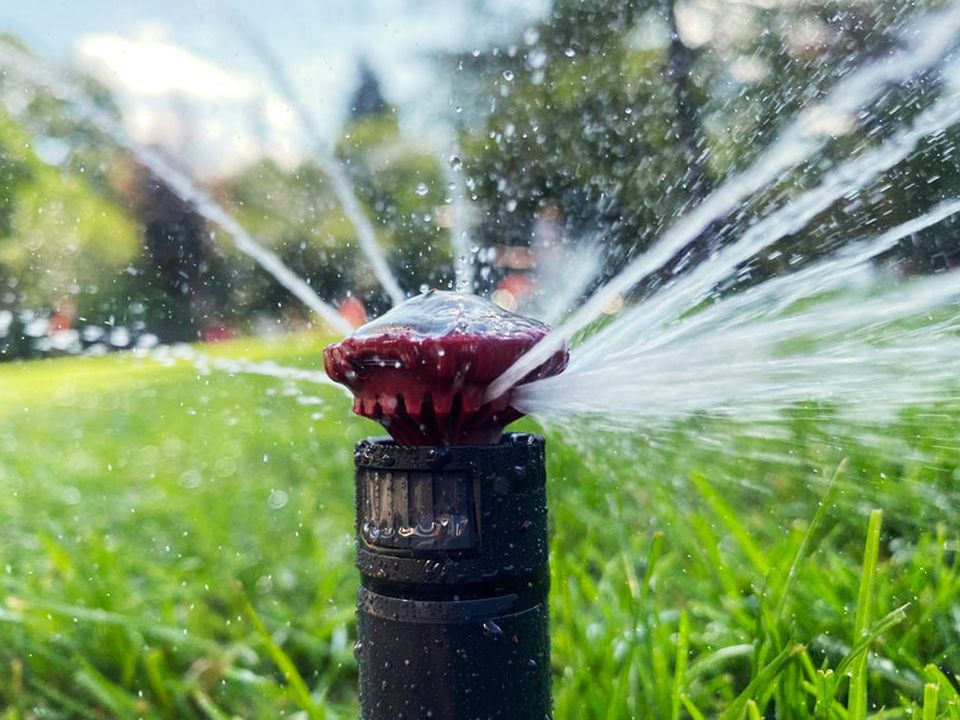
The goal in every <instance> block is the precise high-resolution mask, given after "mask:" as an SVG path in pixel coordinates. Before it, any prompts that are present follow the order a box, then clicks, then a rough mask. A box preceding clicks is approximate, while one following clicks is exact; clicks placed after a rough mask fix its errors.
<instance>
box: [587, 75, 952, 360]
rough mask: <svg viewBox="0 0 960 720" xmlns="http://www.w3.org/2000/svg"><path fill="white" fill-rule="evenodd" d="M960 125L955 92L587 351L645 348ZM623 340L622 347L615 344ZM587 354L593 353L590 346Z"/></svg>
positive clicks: (777, 213) (751, 231)
mask: <svg viewBox="0 0 960 720" xmlns="http://www.w3.org/2000/svg"><path fill="white" fill-rule="evenodd" d="M956 122H960V93H958V92H953V93H950V94H949V95H947V96H946V97H943V98H941V99H940V100H938V101H937V102H936V103H935V104H934V105H932V106H931V107H930V108H928V109H927V110H925V111H924V112H923V113H921V114H920V115H919V116H918V117H917V118H916V119H915V120H914V122H913V124H912V125H911V126H910V127H909V128H906V129H904V130H901V131H900V132H898V133H896V134H895V135H894V136H893V137H891V138H890V139H888V140H886V141H885V142H883V143H882V144H881V145H880V146H879V147H877V148H876V149H874V150H872V151H870V152H867V153H865V154H863V155H861V156H859V157H856V158H854V159H852V160H850V161H848V162H846V163H843V164H841V165H839V166H837V167H836V168H834V169H833V170H832V171H830V172H829V173H827V175H826V176H825V177H824V178H823V180H822V181H821V183H820V184H819V185H818V186H817V187H815V188H813V189H811V190H808V191H806V192H803V193H801V194H800V195H799V196H797V197H796V198H793V199H792V200H790V201H789V202H788V203H787V204H785V205H784V206H782V207H781V208H779V209H778V210H776V211H775V212H773V213H771V214H770V215H768V216H766V217H764V218H763V219H761V220H760V221H758V222H757V223H755V224H754V225H752V226H751V227H750V228H749V229H748V230H747V232H746V233H744V235H743V236H742V237H741V238H740V239H739V240H737V241H736V242H734V243H732V244H730V245H728V246H726V247H725V248H723V249H722V250H720V251H719V252H718V253H717V254H716V255H715V256H714V257H712V258H710V259H709V260H708V261H706V262H704V263H702V264H700V265H699V266H697V268H695V269H694V270H693V271H692V272H691V273H690V274H688V275H685V276H683V277H682V278H680V279H679V280H678V281H677V282H676V283H674V284H673V285H672V286H670V287H669V288H667V289H665V290H662V291H661V292H660V293H658V294H657V295H655V296H654V297H653V298H651V300H650V301H648V302H642V303H639V304H638V305H637V306H636V307H634V308H633V309H632V310H630V311H629V312H628V313H627V314H626V315H625V316H624V317H622V318H620V319H619V320H618V321H617V322H616V323H615V324H614V325H611V326H610V327H609V328H607V329H605V330H603V331H601V332H600V333H598V334H597V335H596V336H594V337H593V338H591V339H590V342H588V343H587V346H590V347H594V348H598V349H599V348H604V350H603V352H604V354H607V353H608V352H609V348H611V347H617V346H618V345H621V346H623V345H628V344H629V343H628V342H627V341H626V340H624V338H636V339H637V341H638V342H640V343H641V344H642V343H643V338H644V335H645V333H647V332H648V331H649V330H650V329H651V328H654V327H657V326H659V325H662V324H664V323H667V322H669V321H670V320H672V319H674V318H676V317H677V316H678V315H679V314H680V313H682V312H684V311H685V310H688V309H689V308H691V307H694V306H695V305H696V303H698V302H700V301H701V300H703V299H705V298H706V297H707V295H708V294H709V292H710V291H711V290H712V289H713V288H714V286H715V285H716V284H717V283H718V282H720V281H721V280H723V279H724V278H726V277H728V276H729V274H730V273H731V272H733V271H734V270H735V269H736V268H737V267H738V266H739V265H740V264H741V263H743V262H746V261H747V260H750V259H751V258H753V257H755V256H756V255H757V254H758V253H759V252H761V251H763V250H764V249H766V248H768V247H770V246H771V245H772V244H773V243H775V242H776V241H777V240H779V239H781V238H783V237H785V236H786V235H789V234H791V233H794V232H797V231H799V230H800V229H802V228H803V227H805V226H806V224H807V223H808V222H810V220H812V219H813V218H815V217H816V216H817V215H818V214H820V213H821V212H823V211H824V210H826V209H828V208H829V207H830V206H831V205H832V204H833V203H834V202H836V201H837V200H838V199H839V198H841V197H844V196H846V195H849V194H851V193H854V192H857V191H859V190H862V189H863V188H864V187H866V186H867V185H868V184H869V183H871V182H872V181H873V180H875V179H876V178H877V177H879V176H880V175H881V173H883V172H885V171H886V170H888V169H890V168H892V167H893V166H894V165H896V164H897V163H899V162H901V161H903V160H904V159H906V158H907V157H908V156H909V155H910V153H911V152H913V151H914V150H915V149H916V147H917V144H918V143H919V142H920V141H921V140H922V139H923V138H925V137H928V136H930V135H932V134H934V133H936V132H939V131H941V130H943V129H945V128H947V127H949V126H950V125H953V124H954V123H956ZM616 338H620V339H621V341H622V342H621V343H617V342H616ZM587 346H585V347H583V348H582V351H583V352H585V353H587V352H589V347H587Z"/></svg>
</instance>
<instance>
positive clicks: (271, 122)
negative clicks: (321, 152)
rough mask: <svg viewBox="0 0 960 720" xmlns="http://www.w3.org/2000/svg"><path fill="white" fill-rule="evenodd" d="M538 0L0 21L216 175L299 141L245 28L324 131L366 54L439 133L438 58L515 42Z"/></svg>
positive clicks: (420, 134)
mask: <svg viewBox="0 0 960 720" xmlns="http://www.w3.org/2000/svg"><path fill="white" fill-rule="evenodd" d="M548 6H549V2H548V1H547V0H339V1H333V0H283V2H265V1H264V0H259V1H257V0H124V1H123V2H117V0H36V1H34V2H22V3H20V2H5V3H2V7H0V32H7V33H11V34H13V35H15V36H17V37H19V38H20V39H21V40H23V41H25V42H26V43H27V44H28V45H29V46H30V48H31V49H32V50H33V51H34V52H36V53H38V54H39V55H40V56H42V57H43V58H44V60H45V61H47V62H49V63H51V64H52V65H54V66H55V67H58V68H69V69H73V70H77V71H80V72H83V73H87V74H90V75H93V76H94V77H96V78H98V79H99V80H100V81H102V82H104V83H105V84H106V85H107V86H108V87H110V88H111V90H112V91H113V92H114V94H115V97H116V98H117V100H118V101H119V103H120V105H121V108H122V109H123V112H124V121H125V124H126V127H127V130H128V132H130V134H131V135H133V136H134V137H135V138H136V139H137V140H139V141H141V142H145V143H151V144H160V145H162V146H163V147H164V148H165V149H166V150H167V152H169V153H171V154H172V155H174V156H175V157H176V158H177V159H178V160H179V161H180V162H182V163H183V164H185V165H186V166H187V167H189V168H190V169H191V170H192V171H193V172H194V173H196V174H198V175H201V176H216V175H223V174H226V173H229V172H231V171H233V170H235V169H237V168H238V167H241V166H242V165H244V164H246V163H248V162H250V161H252V160H254V159H256V158H257V157H259V156H262V155H268V156H271V157H274V158H275V159H277V160H279V161H280V162H282V163H285V164H287V165H291V164H294V163H296V162H297V160H298V159H299V158H300V157H301V156H302V155H303V153H304V152H306V151H307V149H308V146H309V142H308V141H307V139H306V138H305V137H304V134H303V132H302V128H301V125H300V123H299V121H298V119H297V117H296V115H295V113H294V112H293V111H292V110H291V108H290V107H289V104H288V102H287V101H286V99H285V98H284V97H283V94H282V93H281V92H279V91H278V90H277V89H276V88H275V86H274V84H273V83H272V82H271V80H270V76H269V74H268V73H267V72H266V71H265V69H264V67H263V65H262V63H261V61H260V60H259V59H258V58H257V57H256V54H255V52H254V51H253V50H252V48H251V45H250V42H249V41H248V40H247V39H246V37H245V35H244V33H245V32H249V33H251V34H252V35H254V36H255V37H256V39H257V41H258V42H260V43H262V44H265V45H267V46H268V47H269V48H270V50H271V52H272V53H273V54H274V55H276V56H277V57H278V58H279V60H280V63H281V65H282V66H283V68H284V72H285V73H286V74H287V76H288V77H289V79H290V82H291V84H292V85H293V87H294V88H295V90H296V93H297V95H298V96H299V97H300V98H301V101H302V102H303V103H304V104H305V105H306V106H307V107H308V109H309V111H310V114H311V115H312V116H313V118H314V119H315V121H316V123H317V125H318V126H319V127H320V131H321V133H323V134H324V136H325V138H326V139H327V140H328V141H331V140H333V139H334V138H335V137H336V136H337V134H338V132H339V128H340V126H341V123H342V120H343V118H344V114H345V111H346V108H347V105H348V103H349V99H350V97H351V95H352V93H353V90H354V88H355V87H356V84H357V81H358V66H359V61H360V60H361V58H362V59H365V60H366V61H367V62H368V63H369V65H370V66H371V67H372V69H373V70H374V72H375V73H376V74H377V75H378V77H379V79H380V81H381V85H382V89H383V92H384V95H385V96H386V97H387V99H388V100H389V101H391V102H393V103H394V104H396V105H397V106H398V108H399V110H400V114H401V122H402V124H403V126H404V127H405V129H406V130H407V131H408V134H409V135H410V136H412V137H414V138H421V139H425V138H431V139H432V140H429V141H430V142H435V143H442V142H443V140H442V139H443V138H444V137H445V133H444V132H442V128H443V125H444V123H449V117H450V113H451V112H452V108H451V107H450V99H449V85H448V81H447V80H446V79H444V78H443V77H441V76H440V75H439V74H438V72H437V64H436V62H435V60H436V58H437V57H438V56H439V55H440V54H443V53H446V52H450V51H464V50H471V49H473V48H474V47H477V48H481V49H482V48H486V47H489V46H492V45H495V44H497V43H499V42H511V41H512V40H513V39H515V38H517V37H519V36H520V34H522V31H523V29H524V28H525V27H527V26H529V25H530V24H532V23H534V22H536V21H537V20H538V19H539V18H540V17H542V15H543V14H544V13H545V12H546V11H547V9H548ZM426 128H430V129H431V131H430V132H427V131H426V130H425V129H426ZM438 128H440V129H441V131H440V132H437V131H436V130H437V129H438ZM423 141H425V142H426V141H427V140H423ZM434 149H435V150H437V151H438V152H445V151H446V150H447V148H442V147H438V148H434Z"/></svg>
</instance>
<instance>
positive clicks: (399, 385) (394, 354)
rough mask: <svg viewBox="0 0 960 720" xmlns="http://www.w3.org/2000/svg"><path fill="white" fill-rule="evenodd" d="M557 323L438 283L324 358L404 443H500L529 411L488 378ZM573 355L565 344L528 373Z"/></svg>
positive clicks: (359, 407) (538, 373) (548, 370)
mask: <svg viewBox="0 0 960 720" xmlns="http://www.w3.org/2000/svg"><path fill="white" fill-rule="evenodd" d="M548 332H549V327H547V326H546V325H544V324H543V323H540V322H538V321H536V320H532V319H530V318H525V317H521V316H519V315H514V314H512V313H508V312H507V311H505V310H503V309H501V308H499V307H498V306H496V305H494V304H493V303H491V302H490V301H488V300H485V299H483V298H480V297H477V296H476V295H464V294H461V293H455V292H437V291H431V292H428V293H425V294H424V295H419V296H417V297H415V298H411V299H410V300H408V301H407V302H405V303H403V304H401V305H398V306H397V307H396V308H394V309H393V310H391V311H390V312H388V313H386V314H385V315H383V316H382V317H380V318H377V319H376V320H374V321H372V322H370V323H368V324H366V325H364V326H363V327H361V328H360V329H359V330H357V332H356V333H354V334H353V335H351V336H350V337H348V338H346V339H345V340H344V341H343V342H341V343H338V344H336V345H331V346H330V347H328V348H326V350H325V351H324V366H325V368H326V370H327V374H328V375H329V376H330V377H331V378H332V379H333V380H336V381H337V382H339V383H343V384H344V385H346V386H347V387H349V388H350V389H351V390H352V391H353V393H354V396H355V402H354V412H356V413H357V414H358V415H362V416H364V417H369V418H372V419H374V420H377V421H378V422H380V423H381V424H382V425H383V426H384V427H385V428H386V429H387V431H388V432H389V433H390V435H391V436H392V437H393V438H394V440H396V441H397V442H398V443H401V444H403V445H431V446H435V445H476V444H491V443H496V442H497V440H498V439H499V437H500V434H501V432H502V431H503V428H504V427H505V426H506V425H507V424H508V423H510V422H513V421H514V420H516V419H517V418H519V417H520V416H521V413H520V412H519V411H518V410H516V409H515V408H514V407H512V406H511V405H510V394H509V393H507V394H505V395H503V396H501V397H499V398H497V399H496V400H494V401H492V402H485V400H484V393H485V392H486V389H487V387H488V386H489V384H490V383H491V382H493V380H495V379H496V378H497V377H499V376H500V375H501V374H502V373H503V372H504V371H505V370H506V369H507V368H508V367H510V365H512V364H513V363H514V361H515V360H516V359H517V358H519V357H520V356H521V355H523V354H524V353H525V352H526V351H527V350H529V349H530V348H531V347H533V345H535V344H536V343H537V342H539V341H540V340H541V339H542V338H543V337H544V336H545V335H546V334H547V333H548ZM567 357H568V354H567V351H566V349H561V350H560V351H558V352H557V353H555V354H554V355H552V356H551V357H550V358H548V359H547V360H546V361H545V362H544V363H542V364H541V365H540V366H539V367H537V368H535V369H534V370H533V371H532V372H531V373H530V374H529V375H527V377H525V378H524V379H523V381H522V382H529V381H531V380H534V379H537V378H542V377H546V376H549V375H555V374H557V373H559V372H561V371H562V370H563V369H564V368H565V367H566V364H567ZM521 384H522V383H521Z"/></svg>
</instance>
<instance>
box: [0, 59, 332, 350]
mask: <svg viewBox="0 0 960 720" xmlns="http://www.w3.org/2000/svg"><path fill="white" fill-rule="evenodd" d="M0 61H2V62H3V63H4V64H5V65H6V66H7V67H10V68H12V69H14V70H15V71H16V72H17V74H18V75H20V76H21V77H22V78H23V79H25V80H26V81H28V82H29V83H31V84H34V85H37V86H42V87H44V88H46V89H47V91H48V92H49V93H50V94H51V95H53V96H54V97H56V98H57V99H58V100H60V101H61V102H63V103H65V104H66V105H68V106H69V107H70V108H71V109H72V111H73V112H74V113H76V114H77V115H78V116H79V117H82V118H84V119H86V120H87V121H88V122H90V123H92V124H93V125H94V126H96V127H97V128H98V129H99V130H100V131H101V132H103V133H104V134H105V135H107V136H108V137H110V138H111V139H112V140H113V141H114V142H115V143H117V145H119V146H120V147H122V148H124V149H125V150H127V151H128V152H130V153H131V154H132V155H133V156H134V157H135V158H136V159H137V160H138V161H139V162H140V163H141V164H142V165H143V166H144V167H146V168H147V169H149V170H150V172H152V173H153V174H154V175H156V176H157V177H158V178H160V179H162V180H163V181H164V183H165V184H167V185H168V186H169V187H170V188H171V189H172V190H173V191H174V192H175V193H176V194H177V195H178V196H179V197H180V198H181V199H182V200H184V201H185V202H188V203H190V205H191V206H192V207H193V208H194V210H196V212H197V213H198V214H199V215H201V216H203V217H204V218H205V219H206V220H208V221H209V222H211V223H213V224H215V225H217V226H218V227H220V228H221V229H223V230H224V232H226V233H227V234H228V235H229V236H230V238H231V239H232V240H233V242H234V244H235V245H236V247H237V249H238V250H240V251H241V252H242V253H244V254H245V255H248V256H249V257H251V258H253V259H254V260H255V261H256V262H257V263H258V264H259V265H260V267H262V268H263V269H264V270H266V271H267V272H268V273H270V275H272V276H273V277H274V279H276V280H277V282H279V283H280V284H281V285H283V287H285V288H286V289H287V290H289V291H290V293H291V294H292V295H294V297H296V298H298V299H299V300H301V301H302V302H303V303H304V304H305V305H306V306H307V307H309V308H310V309H311V310H313V311H314V312H316V313H317V314H318V315H319V316H320V317H321V318H323V320H324V322H326V323H327V324H328V325H329V326H330V327H331V328H333V329H334V330H336V331H337V332H341V333H347V332H350V329H351V328H350V325H349V323H347V322H346V321H345V320H344V319H343V318H342V317H341V316H340V314H339V313H338V312H337V311H336V310H335V309H334V308H333V307H332V306H331V305H329V304H328V303H326V302H324V301H323V300H322V299H321V298H320V297H319V296H318V295H317V294H316V293H315V292H314V291H313V289H312V288H311V287H310V286H309V285H308V284H307V283H306V281H304V280H303V279H302V278H301V277H300V276H299V275H297V274H296V273H295V272H293V271H292V270H291V269H290V268H288V267H287V266H286V265H285V264H284V263H283V261H282V260H281V259H280V258H279V257H278V256H277V255H276V254H275V253H273V252H271V251H270V250H267V249H266V248H265V247H263V246H262V245H260V243H258V242H257V241H256V240H255V239H254V238H253V236H252V235H250V233H248V232H247V231H246V230H245V229H244V228H243V227H242V226H241V225H240V223H238V222H237V221H236V220H235V219H234V218H233V217H232V216H231V215H230V214H229V213H228V212H227V211H226V210H224V209H223V208H222V207H221V206H220V205H218V204H217V203H216V202H214V200H213V198H211V197H210V196H209V195H208V194H207V193H205V192H204V191H203V190H201V189H200V188H199V187H197V186H196V185H195V184H194V183H193V181H192V180H190V178H189V177H187V176H186V175H184V174H183V173H181V172H180V171H179V170H177V169H176V168H174V167H172V166H171V165H170V164H169V163H168V162H167V161H166V160H165V159H164V158H163V157H162V156H161V155H160V154H159V153H157V152H155V151H153V150H151V149H150V148H148V147H144V146H143V145H141V144H140V143H138V142H136V141H135V140H133V138H131V137H130V136H129V135H128V134H127V133H126V131H124V129H123V128H122V127H121V126H120V125H119V124H118V123H117V122H116V121H114V120H113V118H111V117H110V116H109V115H107V114H106V113H104V112H103V111H102V110H100V109H99V108H98V107H97V106H96V105H95V104H94V103H93V102H92V101H91V100H90V98H89V97H88V96H87V95H86V94H85V93H84V92H83V91H82V90H80V89H79V88H76V87H73V86H72V85H70V84H69V83H67V82H64V81H63V80H61V79H60V78H58V77H57V76H56V75H54V73H52V72H50V71H49V70H48V69H47V68H45V67H44V66H42V65H41V64H40V63H39V62H38V61H37V60H35V59H33V58H31V57H30V56H28V55H26V54H24V53H22V52H20V51H18V50H14V49H13V48H11V47H8V46H2V47H0Z"/></svg>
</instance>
